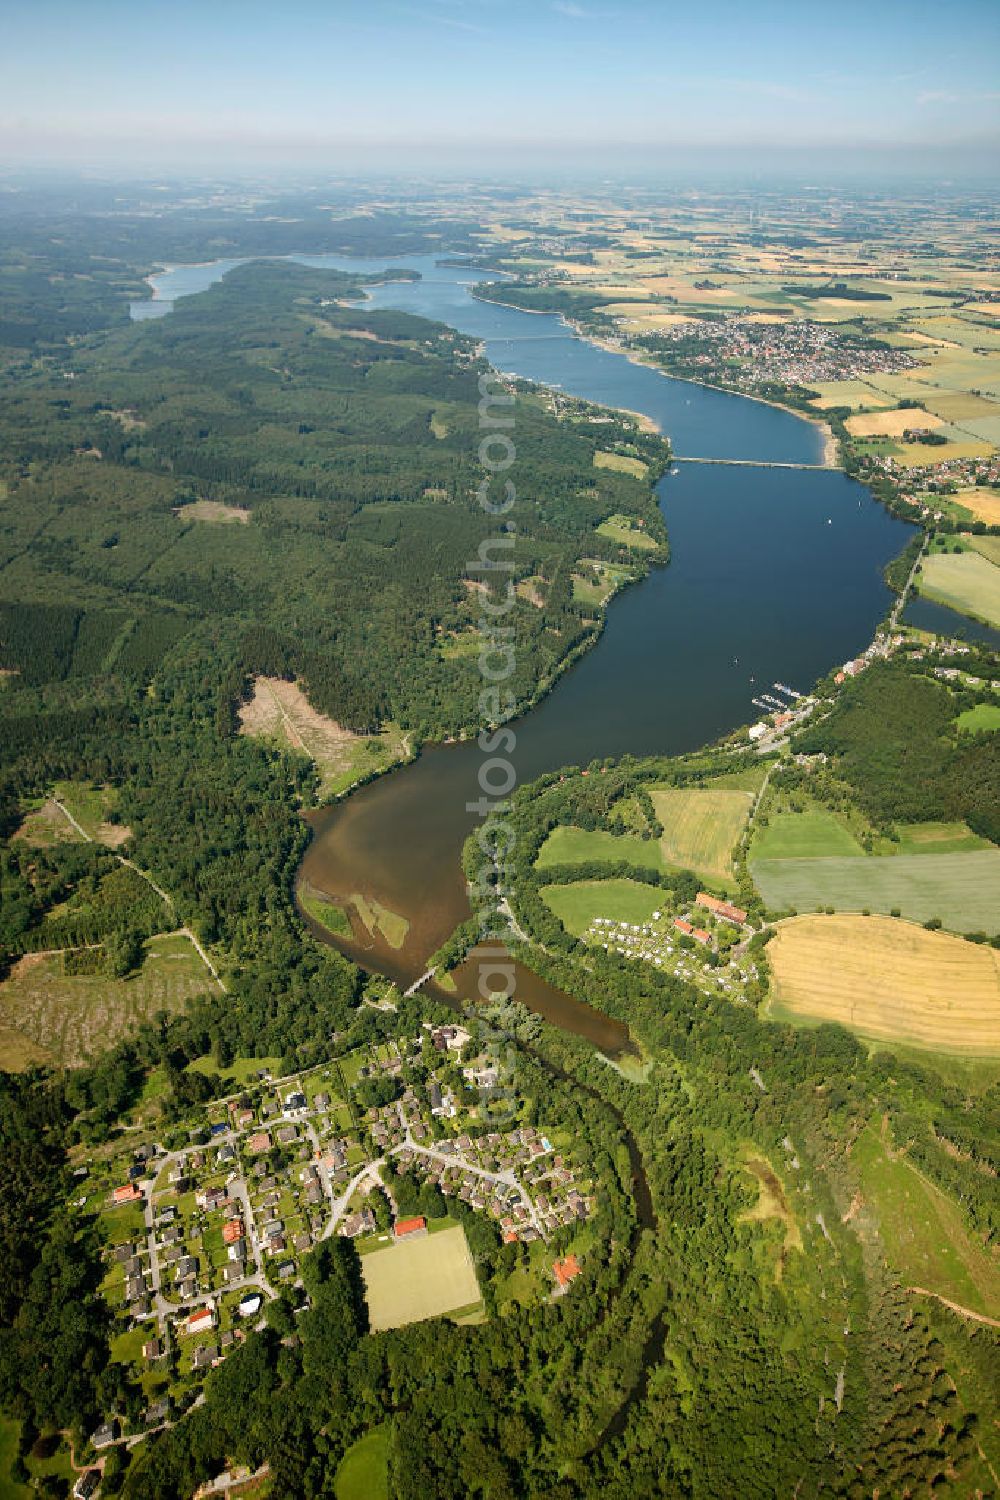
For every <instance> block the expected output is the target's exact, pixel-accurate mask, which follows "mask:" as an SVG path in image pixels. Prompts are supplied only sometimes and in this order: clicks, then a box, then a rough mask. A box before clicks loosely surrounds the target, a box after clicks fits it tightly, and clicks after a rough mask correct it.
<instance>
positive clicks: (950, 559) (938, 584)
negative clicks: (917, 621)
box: [917, 552, 1000, 625]
mask: <svg viewBox="0 0 1000 1500" xmlns="http://www.w3.org/2000/svg"><path fill="white" fill-rule="evenodd" d="M917 587H918V589H919V591H920V593H921V594H926V595H927V598H928V599H936V600H937V601H938V602H939V603H940V604H948V605H950V606H951V607H952V609H957V610H960V611H962V612H963V613H964V614H971V615H975V617H976V618H977V619H979V620H985V621H986V623H987V624H989V625H1000V568H998V567H996V566H995V565H994V564H993V563H991V562H989V561H987V559H986V558H985V557H983V556H982V555H981V554H980V553H979V552H935V553H934V554H933V555H932V556H931V557H928V558H925V559H924V564H923V569H922V571H921V572H920V573H919V574H918V575H917Z"/></svg>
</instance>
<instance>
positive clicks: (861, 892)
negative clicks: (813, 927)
mask: <svg viewBox="0 0 1000 1500" xmlns="http://www.w3.org/2000/svg"><path fill="white" fill-rule="evenodd" d="M750 873H751V875H752V877H753V880H754V883H755V885H756V886H757V889H758V890H759V891H760V893H761V896H762V897H763V899H764V901H765V902H766V904H767V906H768V907H769V908H770V909H771V910H772V911H789V910H792V909H793V908H794V909H795V910H796V911H800V912H810V911H815V909H816V908H817V907H818V906H832V907H833V908H834V910H835V911H863V910H864V909H865V908H866V907H867V908H868V910H869V911H875V912H887V913H888V912H891V911H892V910H893V908H894V907H897V908H898V909H899V910H900V912H901V913H902V915H903V916H904V917H909V918H911V919H912V920H913V921H915V922H926V921H928V920H929V919H930V918H931V917H937V918H939V920H940V921H941V922H942V923H943V924H944V926H945V927H948V928H950V929H951V930H952V931H953V932H988V933H990V934H992V933H993V932H995V931H996V930H997V927H998V925H1000V923H998V920H997V913H998V912H1000V849H994V848H987V849H979V850H973V851H972V852H970V853H967V854H930V853H927V854H899V855H896V856H895V858H892V859H878V858H872V857H871V856H868V855H862V856H860V857H859V858H854V859H846V858H838V859H767V860H755V861H754V862H753V863H752V864H751V866H750Z"/></svg>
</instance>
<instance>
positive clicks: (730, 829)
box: [649, 785, 753, 885]
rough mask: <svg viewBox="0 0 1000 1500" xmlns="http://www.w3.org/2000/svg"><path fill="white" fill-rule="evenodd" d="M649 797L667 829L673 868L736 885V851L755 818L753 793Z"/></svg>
mask: <svg viewBox="0 0 1000 1500" xmlns="http://www.w3.org/2000/svg"><path fill="white" fill-rule="evenodd" d="M649 795H650V797H651V798H652V800H653V806H654V807H655V809H656V816H657V817H658V818H659V820H660V822H661V823H662V824H663V837H662V838H661V840H660V848H661V849H662V851H663V857H664V859H665V860H666V861H667V863H668V864H669V865H672V866H678V867H680V868H681V869H684V870H694V872H695V873H696V874H697V875H703V876H704V877H705V878H706V879H707V880H714V881H716V882H718V883H719V884H720V885H731V884H732V882H733V866H732V851H733V847H734V845H735V844H736V842H737V840H738V839H739V836H740V834H741V833H742V832H743V825H744V824H745V823H746V820H747V817H748V816H749V813H750V807H751V805H752V802H753V795H752V793H751V792H749V791H746V792H744V791H738V790H734V789H731V788H728V787H715V786H712V785H708V786H703V787H661V788H656V787H654V788H652V789H651V790H650V794H649Z"/></svg>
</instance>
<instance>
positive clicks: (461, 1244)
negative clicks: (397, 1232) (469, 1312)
mask: <svg viewBox="0 0 1000 1500" xmlns="http://www.w3.org/2000/svg"><path fill="white" fill-rule="evenodd" d="M361 1270H362V1273H363V1275H364V1280H365V1299H366V1301H367V1303H368V1319H369V1324H370V1326H371V1329H372V1331H373V1332H378V1331H379V1330H380V1329H383V1328H401V1327H402V1326H403V1325H404V1324H405V1323H419V1322H421V1321H422V1320H423V1319H424V1318H438V1317H441V1316H442V1315H443V1314H444V1313H449V1312H454V1311H455V1310H456V1309H457V1308H460V1307H461V1308H468V1307H470V1306H471V1305H472V1304H473V1303H475V1302H478V1301H479V1297H480V1293H479V1282H478V1281H477V1280H476V1268H475V1266H474V1265H473V1264H472V1256H471V1255H470V1254H469V1247H468V1245H467V1244H466V1242H465V1230H464V1229H463V1228H462V1227H461V1225H460V1224H456V1225H455V1227H454V1228H452V1229H442V1230H439V1231H438V1233H437V1234H419V1235H415V1236H414V1238H413V1239H405V1240H400V1241H399V1242H398V1243H396V1244H391V1245H387V1246H386V1247H385V1249H384V1250H373V1251H370V1252H369V1253H368V1254H367V1255H363V1256H362V1257H361Z"/></svg>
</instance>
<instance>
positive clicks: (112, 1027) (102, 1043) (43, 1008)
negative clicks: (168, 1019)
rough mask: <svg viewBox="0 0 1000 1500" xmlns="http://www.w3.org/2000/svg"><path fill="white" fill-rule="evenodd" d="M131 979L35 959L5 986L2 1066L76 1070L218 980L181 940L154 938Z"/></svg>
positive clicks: (0, 1006) (58, 958)
mask: <svg viewBox="0 0 1000 1500" xmlns="http://www.w3.org/2000/svg"><path fill="white" fill-rule="evenodd" d="M145 951H146V956H145V959H144V962H143V965H142V968H141V969H140V970H139V972H138V973H137V974H134V975H131V976H130V977H129V978H128V979H113V978H110V977H109V976H108V975H105V974H87V975H77V974H65V973H64V972H63V955H62V954H61V953H53V954H28V955H27V956H26V957H25V958H22V959H20V960H19V961H18V962H17V963H16V964H15V966H14V968H13V969H12V970H11V973H10V976H9V977H8V978H7V979H5V980H4V981H3V983H2V984H0V1067H6V1068H15V1069H16V1068H23V1067H25V1066H27V1065H29V1064H30V1063H31V1062H33V1061H37V1062H50V1063H54V1064H57V1065H60V1066H66V1067H72V1066H74V1065H79V1064H80V1063H82V1062H84V1061H85V1060H86V1059H87V1058H88V1057H90V1056H94V1055H96V1054H97V1053H98V1052H100V1051H102V1050H103V1049H104V1048H105V1047H107V1046H110V1045H111V1044H112V1043H113V1042H114V1041H115V1040H116V1039H117V1038H118V1037H119V1036H123V1035H124V1034H125V1033H126V1032H128V1031H129V1030H130V1029H131V1028H132V1027H133V1026H134V1025H135V1024H136V1023H137V1022H139V1021H145V1020H151V1019H152V1017H153V1016H154V1015H155V1014H156V1012H157V1011H158V1010H166V1011H178V1010H181V1009H183V1007H184V1005H185V1004H186V1003H187V1001H188V1000H190V999H191V998H192V997H193V996H194V995H200V994H203V993H204V992H205V990H207V989H209V988H211V986H212V979H211V976H210V974H209V972H208V970H207V969H206V968H205V965H204V964H203V963H202V961H201V959H200V958H199V956H198V953H197V952H196V950H195V948H194V946H193V945H192V943H191V942H190V941H189V940H188V938H186V937H183V936H182V935H181V934H179V933H171V934H169V935H164V936H160V937H154V938H150V939H149V941H148V942H147V943H146V944H145Z"/></svg>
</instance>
